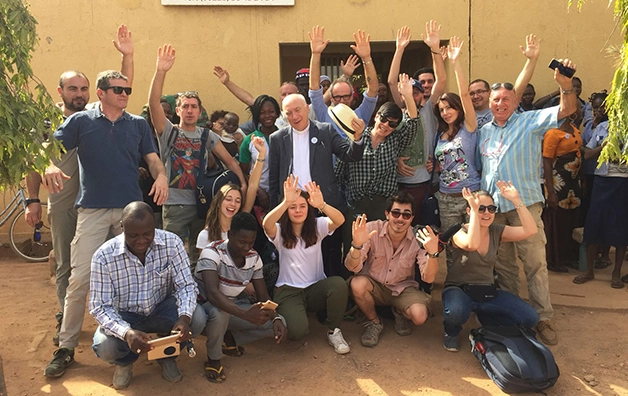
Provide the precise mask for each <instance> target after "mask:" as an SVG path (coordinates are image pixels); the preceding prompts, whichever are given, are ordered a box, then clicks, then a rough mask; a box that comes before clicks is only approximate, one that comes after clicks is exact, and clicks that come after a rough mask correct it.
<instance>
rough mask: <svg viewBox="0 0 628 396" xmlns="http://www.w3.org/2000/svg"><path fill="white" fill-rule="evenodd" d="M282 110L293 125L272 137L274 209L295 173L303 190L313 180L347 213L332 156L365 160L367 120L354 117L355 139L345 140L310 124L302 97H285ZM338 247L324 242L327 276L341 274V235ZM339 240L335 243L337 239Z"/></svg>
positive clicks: (325, 126)
mask: <svg viewBox="0 0 628 396" xmlns="http://www.w3.org/2000/svg"><path fill="white" fill-rule="evenodd" d="M283 111H284V113H285V115H286V118H287V119H288V122H289V123H290V126H289V127H286V128H282V129H280V130H278V131H277V132H275V133H273V134H272V135H270V155H269V161H270V163H269V170H270V172H269V184H270V188H269V190H270V191H269V193H270V204H271V207H275V206H277V204H278V203H279V202H280V201H281V200H282V199H283V181H284V180H286V178H287V177H288V176H289V175H290V174H293V175H295V176H298V178H299V184H300V187H303V186H305V185H306V184H307V183H308V182H310V181H314V182H316V183H317V184H318V185H319V186H320V187H321V191H324V192H325V200H326V201H327V203H329V205H331V206H333V207H334V208H337V209H338V210H340V211H341V212H346V211H347V203H346V201H345V199H344V197H343V196H342V193H341V192H340V186H339V184H338V181H337V180H336V176H335V175H334V169H333V159H332V156H333V155H336V156H337V157H338V158H339V159H341V160H342V161H345V162H355V161H359V160H360V159H362V153H363V151H364V145H363V144H362V131H363V130H364V121H362V120H359V119H357V118H354V119H353V121H352V122H351V127H352V128H353V130H354V134H353V135H352V136H353V137H354V138H355V139H356V140H355V141H354V140H351V139H344V138H343V137H342V136H340V135H339V134H338V133H336V132H335V131H334V129H333V127H332V126H331V125H330V124H327V123H321V122H318V121H310V120H309V119H308V117H307V114H308V111H309V106H308V105H307V103H306V101H305V98H304V97H303V96H302V95H300V94H292V95H288V96H286V98H285V99H284V100H283ZM335 234H338V233H334V235H335ZM338 235H339V239H337V242H338V243H336V244H331V246H326V245H325V242H323V261H324V264H325V274H327V276H332V275H338V274H340V273H341V272H342V268H343V266H342V258H341V251H342V249H341V248H342V234H338ZM334 241H336V240H334Z"/></svg>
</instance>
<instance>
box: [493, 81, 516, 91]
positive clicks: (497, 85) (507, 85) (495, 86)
mask: <svg viewBox="0 0 628 396" xmlns="http://www.w3.org/2000/svg"><path fill="white" fill-rule="evenodd" d="M500 88H505V89H507V90H508V91H512V90H513V89H515V86H514V85H512V84H511V83H508V82H506V83H495V84H493V85H491V91H497V90H498V89H500Z"/></svg>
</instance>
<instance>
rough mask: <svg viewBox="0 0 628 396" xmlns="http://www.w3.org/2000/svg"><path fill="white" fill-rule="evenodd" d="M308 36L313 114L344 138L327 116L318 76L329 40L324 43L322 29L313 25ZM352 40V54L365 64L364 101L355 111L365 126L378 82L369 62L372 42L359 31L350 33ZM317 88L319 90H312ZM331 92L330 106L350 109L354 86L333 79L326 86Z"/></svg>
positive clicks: (372, 109) (342, 132) (373, 67)
mask: <svg viewBox="0 0 628 396" xmlns="http://www.w3.org/2000/svg"><path fill="white" fill-rule="evenodd" d="M308 36H309V37H310V48H311V50H312V57H311V58H310V91H309V96H310V100H311V101H312V107H313V108H314V113H315V114H316V119H317V120H318V121H321V122H328V123H330V124H332V125H333V127H334V128H335V129H336V132H337V133H338V134H339V135H340V136H342V137H346V136H347V135H346V134H345V132H344V131H343V130H342V129H341V128H340V127H339V126H338V125H336V124H335V123H334V122H333V121H332V119H331V117H330V115H329V114H328V113H327V105H326V104H325V100H324V99H323V89H322V88H321V87H320V82H319V80H320V75H321V53H322V52H323V51H324V50H325V47H327V44H329V40H325V28H324V27H322V26H314V27H313V28H312V31H311V32H309V33H308ZM353 38H354V39H355V45H352V46H351V48H353V50H354V51H355V53H356V54H357V55H358V56H359V57H360V58H362V65H364V78H365V80H366V91H365V92H364V99H363V100H362V103H361V104H360V106H358V108H357V109H355V114H356V115H357V116H358V118H359V119H361V120H363V121H364V122H365V123H368V122H369V120H370V119H371V115H373V111H375V105H376V104H377V89H378V88H379V82H378V80H377V72H376V71H375V66H374V65H373V59H371V43H370V35H368V34H366V32H364V31H363V30H358V32H357V33H354V34H353ZM314 87H318V89H312V88H314ZM329 91H330V92H331V104H332V106H335V105H337V104H339V103H342V104H345V105H347V106H349V107H351V101H352V99H353V86H352V85H351V83H350V82H349V81H347V80H336V81H334V82H333V83H332V84H331V86H330V87H329Z"/></svg>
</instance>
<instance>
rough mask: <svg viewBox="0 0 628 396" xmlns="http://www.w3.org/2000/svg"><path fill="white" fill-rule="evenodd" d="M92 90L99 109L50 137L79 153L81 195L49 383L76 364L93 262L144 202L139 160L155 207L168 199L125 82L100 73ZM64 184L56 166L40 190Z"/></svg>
mask: <svg viewBox="0 0 628 396" xmlns="http://www.w3.org/2000/svg"><path fill="white" fill-rule="evenodd" d="M96 88H97V89H96V94H97V95H98V99H99V100H100V103H99V104H98V105H97V106H96V107H95V108H93V109H91V110H87V111H82V112H77V113H75V114H73V115H71V116H70V117H68V119H67V120H66V121H65V122H64V123H63V124H62V125H61V126H60V127H59V128H58V129H57V131H56V132H55V134H54V136H55V138H57V139H59V140H60V141H61V142H62V143H63V146H64V147H65V149H66V150H72V149H74V148H76V149H77V153H78V159H79V175H80V189H79V194H78V196H77V198H76V203H75V207H76V208H78V219H77V225H76V233H75V236H74V240H73V241H72V249H71V256H72V257H71V267H72V271H71V275H70V279H69V284H68V288H67V291H66V296H65V306H64V311H63V323H62V325H61V332H60V333H59V349H57V350H56V351H55V352H54V359H53V360H52V361H51V362H50V363H49V364H48V366H47V367H46V370H45V372H44V374H45V375H46V376H48V377H60V376H62V375H63V374H64V373H65V369H66V368H67V367H68V366H69V365H70V364H72V363H73V362H74V348H75V347H76V346H77V345H78V341H79V336H80V333H81V327H82V325H83V317H84V316H85V303H86V299H87V294H88V292H89V277H90V271H91V260H92V256H93V254H94V252H95V251H96V250H97V249H98V247H99V246H100V245H101V244H102V243H103V242H105V241H106V240H107V238H108V236H109V235H110V234H116V235H117V234H120V233H121V227H120V219H121V217H122V210H123V208H124V207H125V206H126V205H127V204H128V203H130V202H133V201H141V200H142V191H141V190H140V187H139V183H138V180H139V162H140V158H144V160H145V161H146V163H147V164H148V168H149V170H150V173H151V175H152V176H153V178H154V179H155V183H154V184H153V186H152V189H151V191H150V193H149V195H150V196H152V197H153V199H154V201H155V203H156V204H158V205H162V204H163V203H164V202H165V201H166V199H167V198H168V182H167V180H166V172H165V169H164V166H163V164H162V163H161V160H160V159H159V157H158V156H157V153H156V152H155V144H154V142H153V137H152V132H151V130H150V127H149V125H148V123H147V122H146V120H144V119H143V118H142V117H139V116H135V115H131V114H129V113H127V112H126V111H125V108H126V106H127V102H128V100H129V95H130V94H131V92H132V89H131V87H130V84H129V81H128V78H127V77H126V76H125V75H123V74H122V73H120V72H118V71H114V70H108V71H104V72H102V73H100V74H99V75H98V77H97V81H96ZM68 179H69V177H68V176H67V175H65V174H64V173H63V172H62V171H61V170H60V169H59V168H58V167H57V166H55V165H50V166H49V167H48V169H47V170H46V174H45V176H44V186H46V188H47V189H48V192H49V193H58V192H59V191H61V190H62V189H63V188H64V185H63V182H64V180H68Z"/></svg>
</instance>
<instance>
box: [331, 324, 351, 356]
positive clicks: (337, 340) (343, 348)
mask: <svg viewBox="0 0 628 396" xmlns="http://www.w3.org/2000/svg"><path fill="white" fill-rule="evenodd" d="M327 341H329V345H331V346H333V347H334V350H335V351H336V353H337V354H340V355H344V354H345V353H349V352H350V351H351V348H349V344H347V341H345V339H344V337H343V336H342V332H341V331H340V329H339V328H337V327H336V328H335V329H334V332H333V333H332V334H329V333H327Z"/></svg>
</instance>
